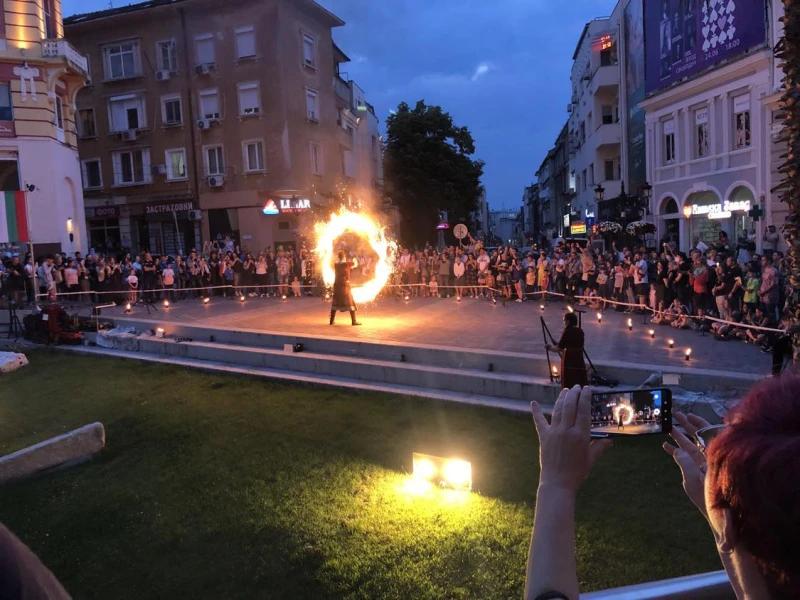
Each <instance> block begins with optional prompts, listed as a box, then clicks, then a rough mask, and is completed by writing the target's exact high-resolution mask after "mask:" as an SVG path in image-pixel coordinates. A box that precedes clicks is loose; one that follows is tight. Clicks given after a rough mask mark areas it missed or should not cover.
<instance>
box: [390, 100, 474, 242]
mask: <svg viewBox="0 0 800 600" xmlns="http://www.w3.org/2000/svg"><path fill="white" fill-rule="evenodd" d="M386 123H387V140H386V153H385V155H384V183H385V191H386V194H387V195H388V196H390V197H391V198H392V200H393V201H394V202H395V203H396V204H397V206H398V207H399V208H400V215H401V218H402V223H401V227H400V239H401V241H402V242H403V243H404V244H406V245H408V246H412V247H413V246H417V247H420V246H422V245H424V244H425V242H428V241H433V240H435V239H436V225H437V212H438V211H439V210H446V211H447V212H448V218H449V220H450V222H451V223H458V222H467V223H468V222H469V219H470V213H472V212H473V211H474V210H475V209H476V208H477V203H478V195H479V191H480V185H481V182H480V179H481V175H483V164H484V163H483V162H482V161H480V160H473V159H472V158H471V157H472V155H473V154H474V153H475V142H474V141H473V139H472V134H470V132H469V129H467V128H466V127H457V126H456V125H455V124H454V123H453V119H452V117H451V116H450V115H449V114H448V113H446V112H444V111H442V109H441V107H439V106H427V105H426V104H425V102H424V101H423V100H420V101H419V102H417V105H416V106H415V107H414V108H413V109H412V108H411V107H409V105H408V104H406V103H405V102H403V103H401V104H400V106H398V107H397V112H396V113H395V114H392V115H390V116H389V118H388V119H387V122H386Z"/></svg>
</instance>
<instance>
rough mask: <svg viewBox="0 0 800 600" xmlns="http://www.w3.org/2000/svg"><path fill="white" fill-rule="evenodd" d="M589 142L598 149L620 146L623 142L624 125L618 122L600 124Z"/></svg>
mask: <svg viewBox="0 0 800 600" xmlns="http://www.w3.org/2000/svg"><path fill="white" fill-rule="evenodd" d="M589 143H590V144H591V145H592V146H594V147H595V149H598V150H599V149H600V148H604V147H611V146H619V145H620V143H622V126H621V125H620V124H619V123H618V122H617V123H608V124H606V125H600V127H598V128H597V129H595V130H594V133H592V135H591V137H590V138H589Z"/></svg>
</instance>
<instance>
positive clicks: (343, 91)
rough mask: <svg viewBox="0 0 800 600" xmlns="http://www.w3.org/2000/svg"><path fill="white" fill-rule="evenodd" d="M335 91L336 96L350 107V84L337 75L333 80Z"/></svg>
mask: <svg viewBox="0 0 800 600" xmlns="http://www.w3.org/2000/svg"><path fill="white" fill-rule="evenodd" d="M333 89H334V91H335V92H336V95H337V96H339V98H341V99H342V100H344V101H345V102H347V105H348V106H350V102H351V94H350V84H348V83H347V82H346V81H345V80H344V79H342V78H341V77H339V76H338V75H336V76H334V78H333Z"/></svg>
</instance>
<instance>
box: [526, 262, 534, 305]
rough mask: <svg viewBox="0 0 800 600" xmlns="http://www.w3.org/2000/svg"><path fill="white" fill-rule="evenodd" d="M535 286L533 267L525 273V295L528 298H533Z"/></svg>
mask: <svg viewBox="0 0 800 600" xmlns="http://www.w3.org/2000/svg"><path fill="white" fill-rule="evenodd" d="M535 286H536V273H534V271H533V267H528V272H527V273H525V295H526V296H528V298H529V299H530V298H532V297H533V290H534V287H535Z"/></svg>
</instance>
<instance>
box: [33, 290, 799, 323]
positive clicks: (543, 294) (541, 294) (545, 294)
mask: <svg viewBox="0 0 800 600" xmlns="http://www.w3.org/2000/svg"><path fill="white" fill-rule="evenodd" d="M364 285H365V284H363V285H353V286H351V288H353V289H357V288H359V287H363V286H364ZM428 287H429V284H425V283H406V284H403V283H391V284H386V285H385V286H384V287H383V289H384V290H386V289H387V288H388V289H401V290H403V289H409V288H428ZM276 288H278V289H280V288H286V289H287V291H291V288H292V285H291V284H289V283H287V284H269V285H242V284H240V285H238V286H234V285H232V284H226V285H217V286H212V285H208V286H201V287H180V288H166V287H163V286H162V287H160V288H152V289H144V288H137V289H135V290H131V289H121V290H102V291H101V290H98V291H85V290H84V291H78V292H59V293H58V294H57V295H56V296H57V298H60V299H67V300H68V299H70V298H75V297H78V298H81V297H85V296H96V297H100V296H104V295H116V296H126V297H127V298H130V297H131V294H132V293H133V292H135V294H136V296H137V297H138V296H140V295H149V294H157V293H161V294H163V293H165V292H167V293H169V292H171V293H173V294H180V293H186V292H202V293H205V294H211V293H213V292H214V291H218V290H239V291H240V292H241V293H245V292H244V290H265V289H266V290H272V289H276ZM300 288H301V290H304V291H305V290H316V289H319V286H317V285H303V284H301V285H300ZM325 289H327V287H326V288H325ZM436 289H437V290H459V289H460V290H470V289H477V290H480V291H481V292H484V293H485V292H493V293H495V294H498V295H501V296H502V295H503V294H504V293H505V290H502V289H498V288H494V287H488V286H486V285H480V284H478V285H470V284H465V285H458V286H456V285H438V284H437V286H436ZM479 293H480V292H479ZM35 297H36V298H48V297H49V294H46V293H45V294H41V293H40V294H36V295H35ZM417 297H419V296H417ZM549 297H555V298H565V299H566V298H567V297H569V296H567V294H562V293H560V292H551V291H546V290H538V291H535V292H528V293H525V294H523V298H524V299H536V298H544V299H545V300H546V299H547V298H549ZM571 297H572V298H573V299H574V300H584V301H589V302H597V303H598V304H601V305H608V304H611V305H614V306H624V307H628V308H632V309H637V310H643V311H648V312H650V313H652V314H653V315H655V314H663V313H664V312H666V310H664V311H657V310H655V309H653V308H652V307H650V306H647V305H645V304H640V303H631V302H622V301H619V300H613V299H611V298H603V297H601V296H584V295H577V294H576V295H574V296H571ZM604 308H605V306H603V308H599V307H598V310H603V309H604ZM682 316H684V317H686V318H687V319H691V320H693V321H698V320H707V321H711V322H714V323H722V324H725V325H731V326H733V327H734V328H738V329H753V330H756V331H763V332H767V333H785V332H784V331H783V330H782V329H776V328H773V327H762V326H760V325H749V324H745V323H737V322H736V321H730V320H726V319H720V318H717V317H712V316H703V317H699V316H697V315H689V314H687V315H682Z"/></svg>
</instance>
